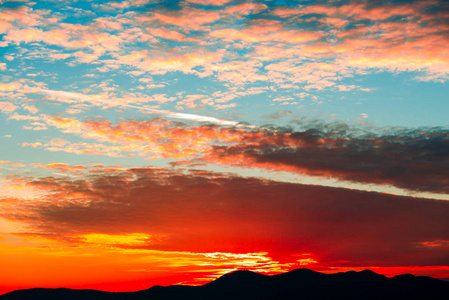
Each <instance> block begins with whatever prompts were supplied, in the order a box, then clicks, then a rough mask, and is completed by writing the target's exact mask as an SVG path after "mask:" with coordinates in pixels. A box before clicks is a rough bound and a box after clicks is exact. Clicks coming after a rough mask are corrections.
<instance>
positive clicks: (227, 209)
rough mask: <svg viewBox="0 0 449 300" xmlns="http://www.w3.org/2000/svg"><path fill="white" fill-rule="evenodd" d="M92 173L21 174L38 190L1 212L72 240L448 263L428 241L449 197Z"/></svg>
mask: <svg viewBox="0 0 449 300" xmlns="http://www.w3.org/2000/svg"><path fill="white" fill-rule="evenodd" d="M94 174H95V175H91V176H90V177H87V178H85V179H81V180H80V179H77V180H68V179H62V178H55V177H47V178H23V179H21V180H22V181H23V184H24V185H25V186H26V187H27V188H29V189H31V190H35V191H36V192H37V191H38V192H39V194H38V195H39V196H37V197H38V198H35V199H36V200H29V201H26V202H23V201H18V200H17V201H13V200H9V201H8V202H7V203H3V202H2V203H1V204H0V205H2V206H6V209H4V210H2V213H1V215H2V217H4V218H7V219H10V220H16V221H21V222H24V223H25V224H27V225H28V230H29V232H30V233H32V234H33V235H42V236H45V237H50V238H53V239H58V240H60V241H64V240H65V241H67V242H71V243H75V244H78V243H85V242H86V240H85V239H84V238H83V237H86V235H89V234H98V235H99V236H100V237H101V236H104V237H105V238H108V236H106V235H111V238H113V237H114V236H117V235H124V234H126V233H141V234H144V235H147V236H150V237H151V236H155V237H157V236H164V238H161V239H156V240H155V242H154V243H152V242H144V241H142V242H138V243H137V242H136V243H133V244H128V245H127V246H126V247H128V248H129V247H131V248H134V249H150V250H158V251H183V252H203V253H204V252H231V253H248V252H254V251H255V250H256V249H257V251H265V252H267V253H269V255H270V257H272V258H273V259H275V260H278V261H281V262H282V261H283V262H292V259H293V258H292V255H296V254H297V253H311V254H312V258H313V259H314V260H316V261H318V264H322V265H323V266H363V265H377V266H401V265H410V264H413V265H418V266H419V265H421V266H430V265H441V266H443V265H447V263H448V261H447V255H446V251H445V247H436V246H435V247H429V246H426V245H434V244H435V245H436V244H437V241H447V240H449V236H448V233H447V226H448V225H449V224H448V221H447V214H448V213H449V202H447V201H436V200H426V199H419V198H410V197H399V196H393V195H386V194H380V193H372V192H362V191H355V190H348V189H341V188H329V187H320V186H307V185H300V184H292V183H280V182H275V181H269V180H259V179H255V178H241V177H236V176H230V175H227V174H219V173H217V174H214V173H208V172H203V171H200V170H197V171H196V172H193V173H190V174H188V173H187V174H186V173H184V174H183V173H180V172H176V171H172V170H167V169H162V168H135V169H127V170H124V171H122V172H118V173H117V172H116V173H114V174H111V173H94ZM273 195H276V201H273ZM187 224H188V226H187ZM410 228H414V230H412V231H411V230H410ZM149 241H151V238H150V239H149ZM429 241H435V243H434V244H429V243H428V242H429ZM426 243H427V244H426ZM118 244H119V243H118ZM440 244H441V243H440ZM420 245H421V246H420ZM328 249H332V251H329V250H328ZM446 250H447V249H446ZM297 259H298V258H295V259H294V261H296V260H297Z"/></svg>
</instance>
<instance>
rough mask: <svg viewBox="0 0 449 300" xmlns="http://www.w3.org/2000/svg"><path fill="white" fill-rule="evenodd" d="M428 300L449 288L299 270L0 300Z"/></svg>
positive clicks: (17, 294) (415, 280) (416, 280)
mask: <svg viewBox="0 0 449 300" xmlns="http://www.w3.org/2000/svg"><path fill="white" fill-rule="evenodd" d="M41 299H42V300H56V299H58V300H75V299H76V300H78V299H81V300H94V299H95V300H128V299H129V300H144V299H145V300H172V299H177V300H178V299H183V300H193V299H195V300H206V299H213V300H224V299H231V300H250V299H254V300H256V299H257V300H294V299H297V300H312V299H313V300H318V299H320V300H326V299H329V300H331V299H332V300H337V299H345V300H390V299H391V300H393V299H394V300H418V299H419V300H424V299H425V300H431V299H449V282H445V281H441V280H438V279H435V278H432V277H422V276H419V277H416V276H413V275H410V274H405V275H399V276H395V277H392V278H387V277H385V276H383V275H379V274H377V273H375V272H373V271H370V270H364V271H361V272H355V271H349V272H345V273H336V274H323V273H319V272H315V271H312V270H309V269H297V270H293V271H290V272H288V273H283V274H278V275H272V276H268V275H263V274H259V273H254V272H251V271H235V272H232V273H228V274H226V275H224V276H222V277H220V278H218V279H216V280H215V281H212V282H210V283H207V284H205V285H203V286H183V285H172V286H168V287H162V286H154V287H152V288H150V289H147V290H143V291H138V292H127V293H112V292H101V291H95V290H71V289H62V288H61V289H28V290H18V291H14V292H10V293H7V294H4V295H2V296H0V300H41Z"/></svg>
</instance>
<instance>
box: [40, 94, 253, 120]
mask: <svg viewBox="0 0 449 300" xmlns="http://www.w3.org/2000/svg"><path fill="white" fill-rule="evenodd" d="M41 92H42V93H46V94H49V95H52V96H56V97H63V98H65V99H69V101H70V99H77V100H81V101H86V102H90V103H93V104H96V103H100V104H107V105H114V106H123V107H129V108H137V109H139V110H143V111H147V112H150V113H153V114H156V115H162V116H165V117H168V118H175V119H182V120H190V121H197V122H209V123H214V124H219V125H224V126H236V127H247V128H253V127H254V126H251V125H245V124H240V123H239V122H236V121H229V120H222V119H218V118H214V117H208V116H201V115H196V114H187V113H178V112H172V111H169V110H158V109H152V108H148V107H145V106H137V105H132V104H127V103H126V102H121V101H120V99H118V101H117V100H114V99H111V100H107V99H102V97H103V96H102V95H94V96H90V95H84V94H80V93H73V92H65V91H53V90H46V89H42V90H41ZM155 97H156V98H154V99H155V101H160V100H161V99H163V101H164V102H166V101H170V100H171V98H166V97H165V96H163V97H162V96H161V95H155ZM161 97H162V98H161ZM158 99H159V100H158Z"/></svg>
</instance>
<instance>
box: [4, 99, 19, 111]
mask: <svg viewBox="0 0 449 300" xmlns="http://www.w3.org/2000/svg"><path fill="white" fill-rule="evenodd" d="M16 109H18V107H17V106H16V105H14V104H12V103H11V102H7V101H2V102H0V111H2V112H4V113H12V112H13V111H15V110H16Z"/></svg>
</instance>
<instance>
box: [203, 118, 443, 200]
mask: <svg viewBox="0 0 449 300" xmlns="http://www.w3.org/2000/svg"><path fill="white" fill-rule="evenodd" d="M448 143H449V139H448V133H447V131H446V130H443V129H438V128H437V129H432V128H429V129H422V130H419V129H416V130H405V129H404V130H392V131H390V132H384V133H383V134H374V133H371V134H367V135H366V136H356V135H352V134H351V133H350V129H349V128H348V127H345V125H343V124H342V125H341V126H336V127H334V128H332V127H330V128H320V127H317V128H310V129H307V130H304V131H298V132H279V131H278V132H276V131H274V132H269V133H246V134H245V135H244V136H243V137H242V138H241V139H240V143H238V144H234V145H216V146H213V151H212V152H211V153H210V156H209V155H205V157H204V159H205V160H206V161H207V162H210V163H214V162H221V163H223V164H232V165H241V166H244V167H260V168H266V169H268V170H285V171H289V172H297V173H303V174H307V175H311V176H320V177H330V178H336V179H340V180H347V181H352V182H360V183H370V184H385V185H392V186H395V187H399V188H403V189H406V190H411V191H425V192H435V193H448V192H449V185H448V184H447V182H446V179H445V178H446V176H447V174H446V168H447V166H446V165H445V164H444V162H443V161H442V160H441V157H444V155H446V153H445V151H444V150H443V149H446V148H447V144H448Z"/></svg>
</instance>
